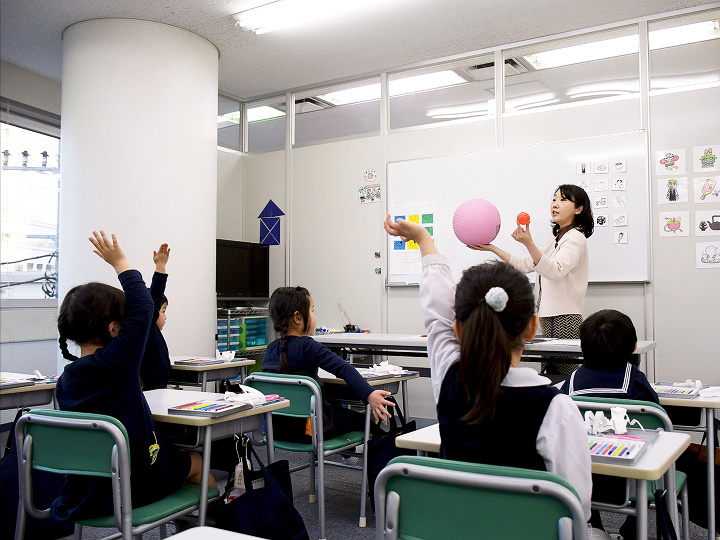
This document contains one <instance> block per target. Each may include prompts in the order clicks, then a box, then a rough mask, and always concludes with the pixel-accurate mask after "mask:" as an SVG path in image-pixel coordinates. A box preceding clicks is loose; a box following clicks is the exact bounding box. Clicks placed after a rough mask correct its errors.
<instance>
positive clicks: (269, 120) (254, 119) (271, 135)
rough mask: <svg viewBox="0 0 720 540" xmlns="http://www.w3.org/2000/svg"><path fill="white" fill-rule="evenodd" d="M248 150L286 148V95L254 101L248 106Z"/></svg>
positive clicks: (259, 150) (260, 150) (265, 150)
mask: <svg viewBox="0 0 720 540" xmlns="http://www.w3.org/2000/svg"><path fill="white" fill-rule="evenodd" d="M247 122H248V152H271V151H273V150H282V149H284V148H285V97H284V96H283V97H276V98H273V99H270V100H262V101H253V102H250V103H248V106H247Z"/></svg>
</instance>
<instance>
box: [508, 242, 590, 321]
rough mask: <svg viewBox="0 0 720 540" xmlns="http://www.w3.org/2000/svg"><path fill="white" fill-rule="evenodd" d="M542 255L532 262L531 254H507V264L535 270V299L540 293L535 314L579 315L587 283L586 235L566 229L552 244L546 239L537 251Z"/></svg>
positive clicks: (523, 270) (540, 315)
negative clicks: (538, 259) (521, 255)
mask: <svg viewBox="0 0 720 540" xmlns="http://www.w3.org/2000/svg"><path fill="white" fill-rule="evenodd" d="M540 251H542V253H543V256H542V258H541V259H540V261H539V262H538V263H537V264H533V260H532V257H527V258H521V257H516V256H515V255H510V261H509V263H510V264H511V265H512V266H514V267H515V268H517V269H518V270H520V271H521V272H525V273H527V272H533V271H534V272H535V273H537V274H538V276H542V280H540V279H536V280H535V298H537V297H538V294H539V293H540V283H542V298H541V299H540V310H539V311H538V316H539V317H553V316H555V315H569V314H574V313H578V314H582V310H583V303H584V301H585V293H586V292H587V286H588V249H587V238H585V235H584V234H583V233H581V232H580V231H579V230H577V229H570V230H569V231H567V232H566V233H565V234H564V235H563V237H562V238H561V239H560V242H558V246H557V247H555V239H554V238H553V239H552V240H550V241H549V242H548V243H547V244H545V246H543V248H542V249H541V250H540Z"/></svg>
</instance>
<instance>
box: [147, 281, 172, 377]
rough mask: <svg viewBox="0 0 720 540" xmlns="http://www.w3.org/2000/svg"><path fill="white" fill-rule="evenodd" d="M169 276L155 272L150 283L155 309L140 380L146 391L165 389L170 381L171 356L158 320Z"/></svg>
mask: <svg viewBox="0 0 720 540" xmlns="http://www.w3.org/2000/svg"><path fill="white" fill-rule="evenodd" d="M167 278H168V275H167V274H161V273H159V272H155V273H154V274H153V278H152V282H151V283H150V296H152V300H153V304H154V306H155V309H154V310H153V317H152V324H150V332H149V333H148V339H147V344H146V345H145V354H144V355H143V359H142V364H140V378H141V379H142V382H143V389H144V390H152V389H153V388H165V387H166V386H167V384H168V380H169V379H170V354H169V352H168V346H167V343H165V338H164V337H163V335H162V332H161V331H160V328H158V325H157V320H158V317H159V316H160V309H162V305H163V296H164V295H165V285H166V284H167Z"/></svg>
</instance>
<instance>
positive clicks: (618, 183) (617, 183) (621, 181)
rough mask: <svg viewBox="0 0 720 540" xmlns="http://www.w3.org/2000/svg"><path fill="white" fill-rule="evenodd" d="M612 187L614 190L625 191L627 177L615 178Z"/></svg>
mask: <svg viewBox="0 0 720 540" xmlns="http://www.w3.org/2000/svg"><path fill="white" fill-rule="evenodd" d="M610 189H612V190H613V191H625V190H626V189H627V180H626V179H625V178H613V180H612V184H611V188H610Z"/></svg>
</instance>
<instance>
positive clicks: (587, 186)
mask: <svg viewBox="0 0 720 540" xmlns="http://www.w3.org/2000/svg"><path fill="white" fill-rule="evenodd" d="M577 185H578V186H580V187H581V188H583V189H584V190H585V191H586V192H587V191H590V182H588V181H587V180H580V181H579V182H578V184H577Z"/></svg>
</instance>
